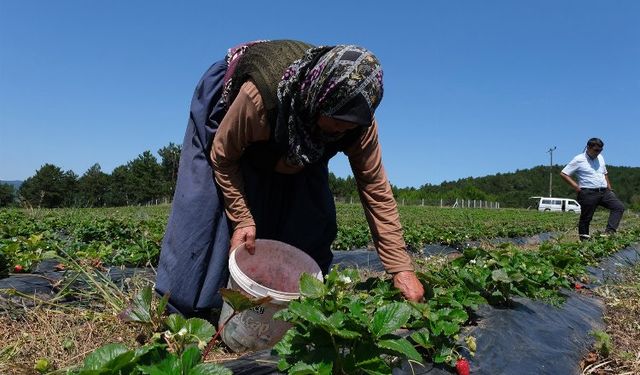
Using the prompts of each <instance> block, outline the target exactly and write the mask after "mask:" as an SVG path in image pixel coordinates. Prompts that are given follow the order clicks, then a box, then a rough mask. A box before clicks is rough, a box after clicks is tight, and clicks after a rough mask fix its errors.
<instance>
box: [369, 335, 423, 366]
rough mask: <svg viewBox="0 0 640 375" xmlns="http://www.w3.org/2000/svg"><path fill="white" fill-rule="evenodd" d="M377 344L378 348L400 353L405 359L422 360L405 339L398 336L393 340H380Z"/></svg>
mask: <svg viewBox="0 0 640 375" xmlns="http://www.w3.org/2000/svg"><path fill="white" fill-rule="evenodd" d="M377 345H378V347H379V348H382V349H387V350H391V351H392V352H395V353H398V354H402V355H403V356H405V357H406V358H407V359H410V360H413V361H416V362H422V356H421V355H420V353H418V351H417V350H416V348H414V347H413V345H411V343H410V342H409V340H407V339H403V338H400V339H395V340H380V341H378V343H377Z"/></svg>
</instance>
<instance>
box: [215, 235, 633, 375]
mask: <svg viewBox="0 0 640 375" xmlns="http://www.w3.org/2000/svg"><path fill="white" fill-rule="evenodd" d="M454 251H456V250H455V249H454V248H450V247H446V246H437V245H434V246H427V248H426V249H425V251H424V253H425V254H429V255H433V254H448V253H452V252H454ZM334 254H335V258H334V264H340V265H342V266H345V267H346V266H349V267H357V268H365V269H371V270H374V271H380V270H382V269H383V267H382V264H381V263H380V260H379V259H378V257H377V255H376V253H375V252H373V251H367V250H353V251H334ZM638 260H640V245H638V244H636V245H634V246H631V247H628V248H625V249H622V250H621V251H619V252H617V253H616V254H614V255H612V256H611V257H609V258H606V259H604V260H603V261H602V262H601V264H600V265H599V267H592V268H590V269H589V272H590V274H591V275H592V277H594V278H595V281H594V283H593V285H592V286H594V287H595V286H597V285H600V284H602V283H604V282H606V281H608V280H612V279H615V278H616V275H617V274H618V270H619V269H620V268H621V267H626V266H631V265H634V264H635V263H637V262H638ZM563 294H564V295H565V297H566V301H565V302H564V303H563V304H562V305H561V306H559V307H554V306H551V305H549V304H546V303H544V302H539V301H533V300H530V299H527V298H514V304H513V306H512V307H509V308H494V307H492V306H489V305H482V306H480V307H479V308H478V310H476V311H475V313H476V315H477V319H476V325H474V326H469V327H466V328H465V329H464V330H463V332H462V334H461V337H460V342H461V343H462V342H464V338H465V337H466V336H469V335H471V336H474V337H475V338H476V342H477V351H476V353H475V356H473V357H471V356H468V355H467V358H468V359H469V363H470V367H471V373H472V374H492V375H496V374H518V375H521V374H531V375H534V374H535V375H539V374H553V375H557V374H563V375H564V374H581V369H580V360H581V359H582V358H583V357H584V355H586V354H587V353H588V352H589V351H590V349H591V348H592V347H593V343H594V340H593V337H592V335H591V332H592V331H594V330H598V329H604V322H603V318H602V316H603V312H604V305H603V303H602V301H600V300H599V299H597V298H595V297H590V296H587V295H584V294H579V293H576V292H574V291H570V290H566V291H563ZM277 362H278V358H277V357H276V356H273V355H271V352H270V350H263V351H260V352H255V353H251V354H247V355H245V356H243V357H241V358H239V359H236V360H233V361H229V362H225V363H224V366H226V367H227V368H229V369H231V370H232V371H233V373H234V374H246V375H249V374H256V375H262V374H278V371H277V367H276V364H277ZM451 373H452V372H451V370H450V369H449V368H446V367H442V366H436V365H434V364H432V363H425V364H422V365H418V364H415V363H408V362H404V363H402V365H401V367H399V368H395V369H394V370H393V374H394V375H401V374H407V375H409V374H416V375H418V374H429V375H444V374H451Z"/></svg>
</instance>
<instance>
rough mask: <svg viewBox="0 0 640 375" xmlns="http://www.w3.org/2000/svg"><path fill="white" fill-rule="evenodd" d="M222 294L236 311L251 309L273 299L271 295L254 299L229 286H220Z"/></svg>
mask: <svg viewBox="0 0 640 375" xmlns="http://www.w3.org/2000/svg"><path fill="white" fill-rule="evenodd" d="M220 294H221V295H222V299H224V301H225V302H226V303H228V304H229V306H231V308H232V309H233V311H235V312H242V311H245V310H249V309H250V308H252V307H256V306H259V305H262V304H263V303H267V302H269V301H271V297H269V296H266V297H262V298H257V299H254V298H250V297H247V296H245V295H244V294H242V293H241V292H239V291H237V290H233V289H227V288H220Z"/></svg>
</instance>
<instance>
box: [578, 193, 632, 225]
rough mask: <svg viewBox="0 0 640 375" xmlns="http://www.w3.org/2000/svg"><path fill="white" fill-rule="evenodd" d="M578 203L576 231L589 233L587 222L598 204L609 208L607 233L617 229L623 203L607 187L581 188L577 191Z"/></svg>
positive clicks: (622, 210) (588, 222) (589, 221)
mask: <svg viewBox="0 0 640 375" xmlns="http://www.w3.org/2000/svg"><path fill="white" fill-rule="evenodd" d="M577 200H578V203H580V206H581V214H580V221H579V222H578V233H579V234H581V235H582V234H587V235H588V234H589V224H590V223H591V219H593V213H594V212H596V208H597V207H598V206H602V207H604V208H607V209H609V221H608V222H607V229H606V232H607V233H613V232H615V231H616V230H617V229H618V225H619V224H620V219H622V213H623V212H624V205H623V204H622V202H620V199H618V197H616V195H615V194H614V193H613V192H612V191H611V190H608V189H581V190H580V192H579V193H578V198H577Z"/></svg>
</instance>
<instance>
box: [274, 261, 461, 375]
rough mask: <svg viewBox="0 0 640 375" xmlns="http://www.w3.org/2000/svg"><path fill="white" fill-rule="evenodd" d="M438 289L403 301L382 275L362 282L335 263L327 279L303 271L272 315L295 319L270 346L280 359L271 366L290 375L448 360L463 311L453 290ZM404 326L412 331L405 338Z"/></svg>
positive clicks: (353, 371)
mask: <svg viewBox="0 0 640 375" xmlns="http://www.w3.org/2000/svg"><path fill="white" fill-rule="evenodd" d="M437 292H438V293H439V294H438V296H437V298H434V299H432V300H430V301H429V302H427V303H410V302H406V301H404V300H403V299H402V298H401V297H400V296H399V294H398V292H397V291H396V290H395V289H393V287H392V286H391V283H390V282H389V281H388V280H381V279H376V278H370V279H368V280H364V281H362V280H361V279H360V276H359V274H358V271H357V270H353V269H346V270H342V271H339V270H338V269H337V268H334V269H333V270H332V271H331V272H330V273H329V274H328V275H327V277H326V285H325V284H323V283H322V282H321V281H319V280H316V279H314V278H313V277H310V276H308V275H303V276H302V278H301V279H300V294H301V296H302V298H301V299H300V300H297V301H292V302H290V304H289V306H288V307H287V308H286V309H285V310H282V311H280V312H278V313H277V314H276V318H278V319H283V320H285V321H288V322H291V323H293V324H294V327H293V328H291V329H290V330H289V331H288V332H287V333H286V334H285V336H284V338H283V339H282V340H281V341H280V342H279V343H278V344H276V346H275V347H274V350H275V351H276V352H277V353H278V355H279V356H280V358H281V359H280V361H279V363H278V369H279V370H280V371H287V372H288V373H289V374H299V373H319V374H360V373H391V370H392V368H393V367H395V366H397V365H398V364H399V361H400V360H401V359H407V360H411V361H416V362H422V361H423V360H424V359H425V357H426V358H432V359H433V360H434V361H435V362H439V363H443V362H448V363H449V364H450V365H453V363H454V359H455V357H456V356H455V346H456V345H455V340H454V336H455V335H457V334H458V332H459V331H460V327H461V325H462V324H463V323H464V322H465V321H466V320H467V319H468V315H467V313H466V312H465V309H464V306H463V305H462V304H460V303H459V302H457V301H456V300H455V298H456V297H455V296H454V294H453V293H448V292H446V291H444V290H440V291H437ZM471 300H472V299H471V298H469V299H467V301H468V302H469V303H471ZM407 329H412V330H414V333H413V334H411V335H410V336H407V334H408V331H407ZM403 332H404V333H403ZM416 347H418V348H420V351H421V352H422V354H421V352H419V351H418V349H416Z"/></svg>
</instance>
